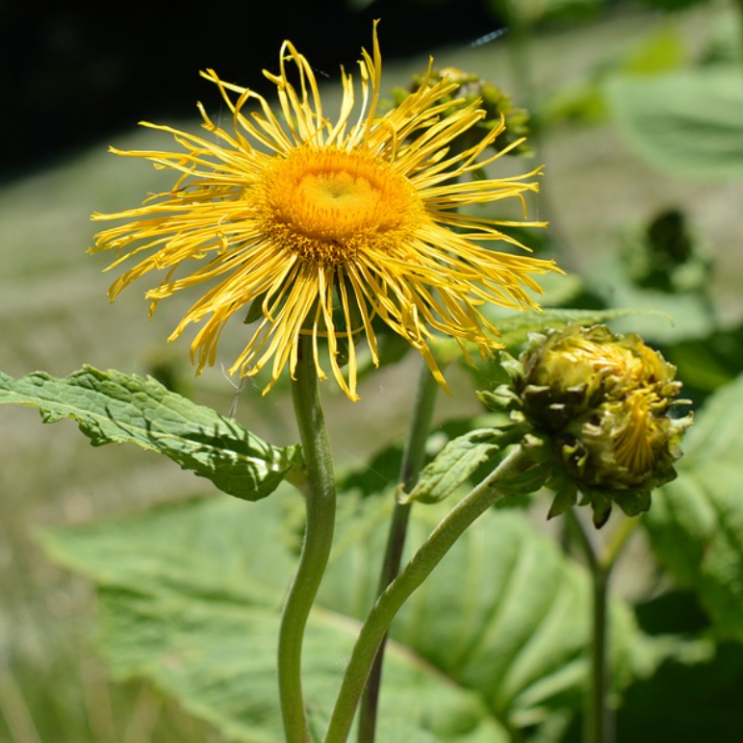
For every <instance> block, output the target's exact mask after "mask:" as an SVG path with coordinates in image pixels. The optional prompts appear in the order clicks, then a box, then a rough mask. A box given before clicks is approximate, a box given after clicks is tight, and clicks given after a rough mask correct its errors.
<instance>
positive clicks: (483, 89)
mask: <svg viewBox="0 0 743 743" xmlns="http://www.w3.org/2000/svg"><path fill="white" fill-rule="evenodd" d="M442 80H448V81H450V82H452V83H456V87H452V91H451V92H450V93H449V94H448V96H447V98H448V100H449V101H450V103H451V106H450V108H449V109H448V110H447V111H446V112H445V114H444V115H445V116H449V115H451V114H452V113H454V112H456V111H457V110H460V109H463V108H465V107H466V106H470V105H472V103H473V102H477V105H478V107H479V108H480V109H482V110H483V111H484V112H485V116H484V117H483V118H482V120H481V121H480V122H479V123H478V124H477V125H476V126H475V127H474V130H475V131H479V132H480V133H482V131H483V130H484V131H490V130H491V129H495V128H499V129H501V131H500V132H499V133H498V135H497V137H496V138H495V139H494V140H493V143H492V147H494V148H495V149H496V150H505V149H508V148H511V149H509V154H515V155H530V154H532V150H531V148H530V147H529V146H528V145H527V144H526V141H525V139H524V137H526V135H527V134H528V133H529V112H528V111H527V110H526V109H525V108H519V107H518V106H515V105H514V104H513V101H512V99H511V96H510V95H508V93H506V92H504V91H503V90H501V88H499V87H498V86H497V85H494V84H493V83H491V82H488V81H486V80H482V79H481V78H479V77H478V76H477V75H475V74H473V73H469V72H465V71H464V70H460V69H458V68H456V67H443V68H441V69H431V70H429V71H428V72H427V73H426V74H425V75H415V76H414V77H413V80H412V82H411V85H410V88H409V89H405V88H395V89H394V90H393V91H392V95H393V98H394V103H395V105H396V106H399V105H400V104H401V103H402V102H403V101H404V100H405V99H406V98H407V97H408V96H409V95H411V93H415V92H416V91H418V90H420V88H421V87H422V86H427V87H432V86H433V85H436V84H437V83H440V82H441V81H442ZM467 138H469V134H468V135H467V137H466V139H467ZM462 146H463V147H466V146H469V142H464V143H462Z"/></svg>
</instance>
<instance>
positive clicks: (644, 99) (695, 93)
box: [606, 65, 743, 178]
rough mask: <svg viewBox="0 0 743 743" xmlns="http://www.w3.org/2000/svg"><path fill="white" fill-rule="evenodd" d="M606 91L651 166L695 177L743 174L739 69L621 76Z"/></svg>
mask: <svg viewBox="0 0 743 743" xmlns="http://www.w3.org/2000/svg"><path fill="white" fill-rule="evenodd" d="M606 90H607V95H608V98H609V101H610V105H611V107H612V111H613V115H614V117H615V120H616V122H617V124H618V126H619V129H620V131H621V133H622V134H623V135H624V136H625V138H626V139H627V142H628V143H629V144H630V145H631V146H632V147H633V148H634V149H635V150H636V151H637V152H638V153H639V154H640V155H641V156H643V157H644V158H645V159H646V160H647V161H648V162H649V163H651V164H653V165H655V166H657V167H659V168H662V169H664V170H666V171H668V172H671V173H674V174H678V175H683V176H688V177H693V178H739V177H741V176H743V86H742V85H741V82H740V69H739V67H738V66H732V65H729V66H725V65H716V66H710V67H704V68H699V69H695V70H683V71H678V72H672V73H668V74H665V75H657V76H649V77H648V76H642V77H638V76H630V75H617V76H615V77H613V78H612V79H611V80H610V81H609V82H608V83H607V87H606Z"/></svg>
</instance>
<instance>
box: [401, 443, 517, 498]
mask: <svg viewBox="0 0 743 743" xmlns="http://www.w3.org/2000/svg"><path fill="white" fill-rule="evenodd" d="M497 434H498V431H495V430H494V429H476V430H474V431H469V432H468V433H466V434H464V435H463V436H459V437H457V438H456V439H454V440H453V441H450V442H449V443H448V444H447V445H446V446H445V447H444V448H443V449H442V450H441V452H439V454H438V456H437V457H436V459H434V460H433V462H431V463H430V464H429V465H428V466H427V467H425V468H424V470H423V472H421V475H420V479H419V480H418V483H417V484H416V486H415V487H414V488H413V490H412V491H411V492H410V493H409V494H408V495H403V496H402V498H401V500H402V501H403V502H408V503H415V502H418V503H438V502H439V501H442V500H444V499H445V498H448V497H449V496H450V495H452V494H453V493H454V492H456V491H457V489H458V488H459V487H460V486H461V485H462V484H463V483H464V482H466V481H467V480H468V479H469V478H470V477H471V475H473V474H474V473H475V472H476V471H477V470H478V469H479V468H480V467H481V466H482V465H483V464H485V463H486V462H492V463H493V466H495V457H496V456H497V454H498V453H499V452H500V451H501V448H502V446H503V445H504V444H506V445H507V444H508V442H507V441H501V440H500V438H499V437H498V436H497Z"/></svg>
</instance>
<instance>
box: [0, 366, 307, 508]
mask: <svg viewBox="0 0 743 743" xmlns="http://www.w3.org/2000/svg"><path fill="white" fill-rule="evenodd" d="M2 404H16V405H28V406H31V407H35V408H38V410H39V412H40V413H41V415H42V418H43V419H44V422H45V423H55V422H56V421H59V420H62V419H64V418H72V419H73V420H75V421H76V422H77V424H78V425H79V426H80V430H81V431H82V433H84V434H85V435H86V436H87V437H88V438H89V439H90V442H91V444H93V446H102V445H103V444H110V443H124V442H128V443H133V444H137V445H138V446H140V447H141V448H143V449H147V450H149V451H155V452H158V453H160V454H164V455H165V456H167V457H168V458H170V459H172V460H173V461H174V462H177V463H178V464H179V465H180V466H181V467H182V468H183V469H186V470H191V471H193V472H195V473H196V474H197V475H199V476H200V477H206V478H207V479H209V480H211V481H212V482H213V483H214V485H216V487H218V488H219V489H220V490H222V491H223V492H225V493H228V494H229V495H234V496H236V497H238V498H242V499H245V500H259V499H261V498H265V497H266V496H267V495H270V494H271V493H272V492H273V491H274V490H275V489H276V487H277V486H278V485H279V484H280V483H281V481H282V480H283V479H284V478H285V477H286V476H287V474H288V473H289V472H290V470H291V469H292V468H294V467H298V466H300V463H301V457H300V453H299V447H296V446H294V447H286V448H281V447H275V446H271V445H270V444H267V443H266V442H265V441H262V440H261V439H260V438H258V437H257V436H254V435H253V434H252V433H250V432H249V431H246V430H245V429H244V428H242V427H241V426H240V425H238V424H237V423H235V422H234V421H233V420H230V419H229V418H225V417H223V416H221V415H219V414H217V413H216V412H214V411H213V410H211V409H210V408H207V407H203V406H201V405H196V404H194V403H192V402H190V401H189V400H187V399H186V398H185V397H181V396H180V395H178V394H176V393H174V392H170V391H168V390H167V389H166V388H165V387H163V385H161V384H160V383H159V382H156V381H155V380H154V379H151V378H149V379H144V378H142V377H139V376H136V375H128V374H122V373H121V372H117V371H108V372H102V371H98V370H97V369H94V368H93V367H91V366H85V367H83V369H81V370H80V371H77V372H75V373H74V374H71V375H70V376H69V377H66V378H57V377H52V376H50V375H49V374H46V373H44V372H35V373H33V374H29V375H27V376H25V377H22V378H20V379H13V378H12V377H10V376H8V375H7V374H3V373H2V372H0V405H2Z"/></svg>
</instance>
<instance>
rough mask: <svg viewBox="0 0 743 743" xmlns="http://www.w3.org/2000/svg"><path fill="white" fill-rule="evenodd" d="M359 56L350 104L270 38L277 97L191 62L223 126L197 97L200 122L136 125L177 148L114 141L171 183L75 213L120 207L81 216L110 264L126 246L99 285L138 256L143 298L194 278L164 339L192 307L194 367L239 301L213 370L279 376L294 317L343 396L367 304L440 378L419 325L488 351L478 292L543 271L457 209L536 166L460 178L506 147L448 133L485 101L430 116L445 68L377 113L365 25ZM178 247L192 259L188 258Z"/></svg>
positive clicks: (509, 193)
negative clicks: (153, 274)
mask: <svg viewBox="0 0 743 743" xmlns="http://www.w3.org/2000/svg"><path fill="white" fill-rule="evenodd" d="M359 70H360V76H361V86H360V90H361V105H360V111H358V112H357V113H354V112H355V111H356V108H357V106H356V100H355V95H356V92H357V91H356V89H355V88H354V85H353V82H352V79H351V77H350V76H349V75H347V74H345V73H344V72H341V83H342V88H343V97H342V101H341V104H340V111H339V113H338V115H337V117H336V118H335V119H334V120H331V119H330V118H328V117H327V116H326V115H325V113H324V112H323V107H322V101H321V97H320V92H319V89H318V85H317V81H316V79H315V76H314V74H313V72H312V68H311V67H310V65H309V63H308V62H307V60H306V59H305V58H304V57H303V56H302V55H301V54H299V52H297V50H296V49H295V48H294V46H293V45H292V44H291V43H290V42H288V41H287V42H285V43H284V45H283V47H282V50H281V55H280V63H279V73H278V74H273V73H270V72H268V71H264V73H263V74H264V75H265V76H266V77H267V78H268V80H269V81H270V82H271V83H273V84H274V85H275V86H276V91H277V94H278V110H274V108H272V107H271V105H269V103H268V101H267V100H266V99H265V98H264V97H263V96H261V95H259V94H258V93H256V92H254V91H252V90H249V89H245V88H241V87H238V86H236V85H231V84H228V83H225V82H223V81H222V80H220V79H219V78H218V77H217V75H216V73H215V72H213V71H211V70H209V71H207V72H206V73H202V74H203V76H204V77H205V78H206V79H207V80H210V81H211V82H213V83H214V84H216V85H217V86H218V88H219V90H220V92H221V94H222V96H223V98H224V101H225V102H226V104H227V106H229V109H230V110H231V111H232V123H233V128H234V131H231V132H228V131H226V130H224V129H222V128H221V127H219V126H217V125H216V124H215V123H214V122H213V121H212V120H211V119H210V118H209V116H208V115H207V114H206V112H205V110H204V108H203V107H202V106H201V105H200V104H199V110H200V112H201V115H202V117H203V121H204V123H203V126H204V128H205V129H206V130H207V131H208V132H209V133H210V137H209V139H205V138H202V137H197V136H194V135H192V134H188V133H186V132H182V131H178V130H175V129H171V128H170V127H166V126H155V125H153V124H144V125H145V126H149V127H152V128H154V129H159V130H161V131H165V132H169V133H171V134H172V135H173V136H174V137H175V139H176V141H177V143H178V144H179V145H180V146H181V147H182V151H180V152H159V151H146V152H121V151H118V150H114V152H116V153H117V154H120V155H125V156H129V157H141V158H146V159H148V160H150V161H152V162H153V163H154V164H155V166H156V167H159V168H170V169H172V170H175V171H176V172H179V173H180V177H179V179H178V181H177V182H176V184H175V186H174V188H173V189H172V191H170V192H167V193H164V194H159V195H158V196H156V197H153V198H152V199H150V200H148V201H147V202H145V204H144V205H143V206H140V207H138V208H135V209H131V210H128V211H124V212H120V213H117V214H107V215H103V214H95V215H93V218H94V219H96V220H103V219H126V220H128V221H127V222H126V223H124V224H122V225H120V226H117V227H113V228H110V229H107V230H105V231H103V232H101V233H99V234H98V236H97V242H96V247H95V248H93V249H92V250H93V251H98V250H104V249H109V248H113V249H115V250H116V251H117V253H120V254H121V255H120V257H119V258H118V259H117V260H116V261H115V262H114V263H113V265H112V266H111V267H114V266H118V265H119V264H121V263H123V262H125V261H129V260H130V259H132V258H133V257H135V256H136V258H137V259H139V262H138V263H136V264H135V265H134V266H133V267H131V268H129V269H128V270H127V271H126V272H125V273H124V274H123V275H122V276H121V277H120V278H119V279H117V280H116V281H115V282H114V284H113V285H112V287H111V289H110V291H109V295H110V297H111V298H112V299H113V298H114V297H116V295H117V294H118V293H119V292H120V291H121V290H122V289H123V288H124V287H126V286H128V285H129V284H131V283H132V282H133V281H134V280H135V279H137V278H139V277H140V276H143V275H144V274H146V273H148V272H150V271H164V272H165V275H164V278H163V279H162V281H161V282H160V284H159V286H157V287H156V288H153V289H150V290H149V291H148V292H147V296H148V298H150V299H151V300H152V305H151V308H152V309H153V310H154V307H155V306H156V305H157V303H158V301H159V300H161V299H163V298H164V297H169V296H171V295H173V294H175V293H176V292H179V291H181V290H182V289H187V288H190V287H194V286H203V294H202V295H201V297H200V298H199V299H197V300H196V302H195V303H194V304H193V306H192V307H191V308H190V309H189V310H188V312H187V313H186V314H185V316H184V317H183V319H182V320H181V322H180V323H179V325H178V326H177V327H176V329H175V330H174V332H173V333H172V335H171V336H170V338H169V340H173V339H175V338H177V337H178V336H180V335H181V334H182V333H183V331H184V330H185V328H186V327H187V326H188V325H190V324H191V323H202V325H201V328H200V330H199V331H198V333H197V334H196V337H195V339H194V341H193V344H192V346H191V356H192V359H193V361H194V362H195V363H196V364H197V372H198V371H201V370H202V369H203V368H204V366H205V365H206V364H212V363H213V362H214V360H215V356H216V351H217V343H218V340H219V337H220V334H221V333H222V330H223V329H224V326H225V324H226V323H227V321H228V320H229V319H230V318H231V317H232V316H233V315H234V314H235V313H236V312H240V311H241V310H242V311H243V312H244V311H245V309H246V308H249V311H248V317H249V319H250V320H251V321H255V322H256V323H257V324H256V326H255V328H254V331H253V335H252V337H251V339H250V340H249V342H248V343H247V345H246V346H245V348H244V349H243V351H242V352H241V353H240V354H239V356H238V358H237V359H236V360H235V361H234V363H233V364H232V367H231V368H230V372H239V373H240V374H241V375H243V376H252V375H254V374H256V373H258V372H259V371H260V370H261V369H262V368H264V367H266V366H267V365H270V369H271V381H270V383H269V385H268V387H267V388H266V390H268V389H270V387H271V386H272V385H273V384H274V383H275V381H276V380H277V379H278V378H279V376H280V374H281V372H282V370H283V369H284V368H285V367H286V366H287V365H288V366H289V369H290V371H291V373H292V376H293V375H294V370H295V367H296V364H297V353H298V351H297V349H298V343H299V338H300V335H302V334H308V335H310V336H311V337H312V340H313V348H314V363H315V365H316V367H317V371H318V374H319V376H320V378H324V377H325V374H324V372H323V370H322V359H323V358H324V353H325V344H327V346H326V348H327V358H328V363H329V364H330V367H331V368H332V373H333V376H334V377H335V379H336V380H337V382H338V384H339V385H340V386H341V387H342V388H343V390H344V391H345V392H346V394H347V395H348V396H349V397H350V398H352V399H356V398H357V391H356V389H357V356H356V351H355V343H356V342H357V341H358V340H359V339H360V338H365V339H366V341H367V343H368V346H369V349H370V353H371V356H372V359H373V361H374V363H375V364H376V365H378V363H379V360H378V350H377V349H378V346H377V336H376V333H377V331H376V330H375V327H374V323H375V321H376V322H381V323H384V324H385V325H386V326H387V327H388V328H390V329H391V330H392V331H394V332H395V333H398V334H399V335H400V336H402V337H403V338H404V339H405V340H406V341H408V342H409V343H410V344H411V345H412V346H413V347H414V348H416V349H417V350H418V351H419V352H420V353H421V354H422V355H423V357H424V358H425V360H426V362H427V364H428V366H429V367H430V369H431V371H432V373H433V374H434V375H435V377H436V379H437V380H438V381H439V383H440V384H442V385H443V386H445V381H444V378H443V376H442V374H441V371H440V370H439V367H438V365H437V363H436V360H435V359H434V356H433V354H432V351H431V344H432V342H434V341H435V337H436V335H437V334H439V333H441V334H445V335H448V336H451V337H453V338H454V339H456V340H457V341H458V342H459V344H460V345H461V346H462V347H463V348H464V347H465V345H469V344H474V346H475V347H477V348H478V349H479V351H480V352H481V353H482V354H484V355H489V354H490V353H491V352H492V349H493V348H497V347H498V346H497V343H496V342H495V341H494V337H495V336H496V335H497V331H496V329H495V328H494V327H493V326H492V325H491V324H490V323H489V322H488V321H487V319H486V318H485V317H484V316H483V314H482V313H481V308H482V306H483V305H484V304H485V303H488V302H492V303H495V304H498V305H501V306H504V307H510V308H514V309H525V308H531V307H535V306H536V305H535V303H534V300H533V299H532V298H531V296H530V294H529V291H533V292H539V291H540V289H539V286H538V284H537V283H536V282H535V280H534V278H533V276H534V275H538V274H543V273H545V272H548V271H551V270H556V269H555V267H554V264H553V263H552V262H551V261H544V260H538V259H534V258H531V257H528V256H520V255H515V254H511V253H502V252H495V251H493V250H490V249H488V248H486V247H483V246H482V245H480V244H478V243H479V242H480V241H485V242H506V243H510V244H511V245H512V246H515V247H517V248H520V247H523V246H521V245H520V244H519V243H518V242H516V241H515V240H513V239H512V238H510V237H508V236H507V235H505V234H504V233H503V232H502V231H501V229H500V227H502V226H503V225H506V224H509V223H507V222H497V221H494V220H491V219H487V218H485V217H483V216H474V215H470V214H467V213H462V212H460V208H461V207H467V206H470V205H477V204H483V203H488V202H491V201H497V200H501V199H507V198H513V197H515V198H517V199H520V200H521V201H523V194H524V192H528V191H536V190H537V185H536V184H535V183H533V182H529V181H528V180H526V179H528V178H529V177H532V176H534V175H536V174H537V173H538V171H533V172H532V173H528V174H525V175H522V176H517V177H512V178H505V179H497V180H496V179H484V180H474V179H469V180H467V178H468V177H469V175H470V174H472V173H474V172H475V171H478V170H480V169H481V168H482V167H483V166H484V165H486V164H488V163H489V162H492V161H493V160H496V159H497V158H498V157H500V156H501V155H502V154H505V152H506V151H507V149H508V148H507V149H506V150H502V151H501V152H498V153H496V154H495V155H492V154H491V155H489V156H488V157H484V156H483V152H484V151H485V150H486V148H488V147H489V145H490V144H491V143H492V142H493V141H494V140H495V138H496V137H497V136H498V134H499V133H500V132H501V131H502V130H503V123H502V122H501V123H500V124H499V125H498V126H495V127H493V128H492V129H490V130H488V131H487V132H484V133H483V134H482V135H481V137H480V138H479V141H478V142H477V143H476V144H475V145H473V146H468V147H467V148H466V149H464V150H462V149H461V148H455V147H453V146H452V143H453V142H454V141H455V140H457V139H458V138H459V136H460V135H461V134H462V133H463V132H467V131H469V130H471V129H472V128H473V127H475V126H476V124H477V123H478V122H479V121H480V120H481V119H482V118H483V116H484V115H485V113H484V111H483V110H482V109H481V108H480V107H479V106H478V104H477V101H473V102H471V103H468V104H466V105H464V106H463V107H460V108H458V109H456V110H455V111H454V112H453V113H451V115H444V112H445V110H446V109H447V108H449V105H450V99H451V95H450V94H451V93H452V91H453V90H454V89H455V88H456V87H457V85H458V83H456V82H452V81H449V80H447V79H446V78H443V79H440V80H438V81H436V82H435V83H434V84H432V85H429V84H425V85H422V86H421V87H420V88H419V89H418V91H417V92H415V93H413V94H411V95H410V96H408V97H407V98H406V99H405V100H403V101H402V102H401V103H400V104H399V105H398V106H396V107H395V108H393V109H392V110H390V111H388V112H386V113H385V114H384V115H382V114H380V113H379V112H378V101H379V94H380V76H381V56H380V51H379V45H378V42H377V37H376V29H375V34H374V40H373V50H372V53H371V54H369V53H367V52H366V51H362V58H361V60H359ZM230 93H233V94H236V100H233V98H232V97H231V96H230ZM250 104H256V106H255V108H252V107H251V106H250ZM514 146H515V145H514ZM142 256H144V257H142ZM192 261H197V262H201V265H198V264H196V267H195V268H192V263H191V262H192ZM346 355H347V371H346V373H345V374H344V371H343V369H342V361H341V360H342V358H343V357H344V356H346Z"/></svg>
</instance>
